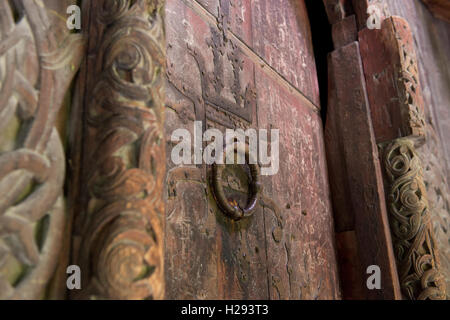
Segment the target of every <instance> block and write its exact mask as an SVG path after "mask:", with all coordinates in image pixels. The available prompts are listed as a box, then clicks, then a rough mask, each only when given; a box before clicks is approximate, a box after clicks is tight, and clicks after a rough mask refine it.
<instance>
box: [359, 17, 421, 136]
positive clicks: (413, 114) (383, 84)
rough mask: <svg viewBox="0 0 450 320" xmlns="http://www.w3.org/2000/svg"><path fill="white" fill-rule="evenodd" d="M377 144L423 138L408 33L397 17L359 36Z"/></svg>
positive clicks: (416, 79)
mask: <svg viewBox="0 0 450 320" xmlns="http://www.w3.org/2000/svg"><path fill="white" fill-rule="evenodd" d="M359 41H360V48H361V56H362V60H363V63H364V74H365V77H366V82H367V94H368V97H369V101H370V109H371V115H372V123H373V127H374V131H375V137H376V140H377V143H380V142H386V141H390V140H393V139H396V138H399V137H404V136H411V137H416V138H422V139H423V137H424V135H425V130H424V126H425V119H424V115H423V114H424V104H423V97H422V90H421V86H420V83H419V79H418V77H419V75H418V69H417V60H416V54H415V50H414V44H413V38H412V33H411V31H410V29H409V26H408V23H407V22H406V21H405V20H404V19H402V18H400V17H391V18H388V19H386V20H384V22H383V24H382V28H381V30H369V29H365V30H362V31H361V32H360V33H359Z"/></svg>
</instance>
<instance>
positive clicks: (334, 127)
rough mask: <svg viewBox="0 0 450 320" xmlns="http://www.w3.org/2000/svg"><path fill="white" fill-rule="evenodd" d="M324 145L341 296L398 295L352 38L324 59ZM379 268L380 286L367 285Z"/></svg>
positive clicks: (361, 76) (363, 88) (372, 138)
mask: <svg viewBox="0 0 450 320" xmlns="http://www.w3.org/2000/svg"><path fill="white" fill-rule="evenodd" d="M329 81H330V91H329V94H330V96H329V105H328V115H327V124H326V146H327V158H328V166H329V174H330V184H331V191H332V198H333V207H334V213H335V220H336V233H337V239H338V248H339V249H340V252H339V256H340V262H341V263H342V262H343V259H345V257H347V256H349V255H350V256H351V259H352V261H349V259H347V260H345V261H344V262H346V263H345V264H344V265H345V266H346V267H347V269H346V270H341V278H342V280H343V281H347V280H348V281H352V280H355V279H356V280H357V281H358V282H357V283H352V284H351V285H349V284H348V281H347V284H346V285H343V288H344V290H346V291H344V298H354V299H399V298H400V296H401V295H400V287H399V281H398V278H397V273H396V267H395V258H394V253H393V249H392V244H391V237H390V232H389V224H388V218H387V212H386V203H385V197H384V189H383V177H382V172H381V167H380V163H379V159H378V150H377V145H376V141H375V136H374V132H373V128H372V124H371V119H370V109H369V103H368V100H367V92H366V84H365V80H364V73H363V67H362V62H361V57H360V53H359V45H358V43H357V42H353V43H350V44H348V45H346V46H344V47H342V48H339V49H337V50H335V51H333V52H332V53H331V54H330V57H329ZM371 265H377V266H379V267H380V270H381V285H382V288H381V290H370V289H369V288H368V287H367V285H366V270H367V268H368V267H369V266H371ZM341 266H342V264H341Z"/></svg>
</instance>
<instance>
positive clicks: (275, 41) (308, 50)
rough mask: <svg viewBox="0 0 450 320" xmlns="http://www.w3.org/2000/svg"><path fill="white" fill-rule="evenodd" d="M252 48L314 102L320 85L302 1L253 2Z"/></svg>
mask: <svg viewBox="0 0 450 320" xmlns="http://www.w3.org/2000/svg"><path fill="white" fill-rule="evenodd" d="M251 10H252V17H253V19H252V31H253V46H252V47H253V48H254V50H255V52H256V53H257V54H258V55H259V56H261V57H262V58H263V59H264V60H265V61H266V62H267V63H268V64H269V65H270V66H271V67H272V68H274V69H275V70H276V71H277V72H278V73H279V74H280V75H281V76H282V77H283V78H285V79H286V80H287V81H288V82H289V83H291V84H292V85H293V86H294V87H296V88H297V89H299V90H300V91H301V92H303V94H304V95H305V96H306V97H308V99H310V100H311V101H312V102H313V103H314V104H315V105H317V106H318V105H319V104H320V102H319V86H318V82H317V75H316V64H315V60H314V52H313V47H312V42H311V32H310V26H309V19H308V15H307V11H306V7H305V2H304V1H303V0H300V1H298V0H277V1H267V0H254V1H252V8H251Z"/></svg>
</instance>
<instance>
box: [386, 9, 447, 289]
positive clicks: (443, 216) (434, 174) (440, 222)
mask: <svg viewBox="0 0 450 320" xmlns="http://www.w3.org/2000/svg"><path fill="white" fill-rule="evenodd" d="M389 8H390V11H391V12H392V14H396V15H399V16H402V17H403V18H404V19H405V20H407V21H408V23H409V25H410V28H411V31H412V33H413V39H414V41H413V42H414V47H415V50H416V52H417V58H418V59H417V63H418V68H419V75H420V79H419V80H420V84H421V87H422V92H423V99H424V102H425V119H426V124H427V125H426V127H425V130H426V135H427V142H426V144H424V145H423V146H422V147H421V148H418V149H417V150H416V152H417V153H418V154H419V156H420V158H421V159H422V162H423V169H424V172H423V175H424V181H425V186H426V189H427V194H428V201H429V203H430V208H431V209H432V211H431V218H432V224H433V229H434V232H435V237H436V243H437V246H438V248H439V251H440V261H441V271H442V272H443V273H444V275H445V279H446V282H447V294H448V293H449V292H450V245H449V243H450V242H449V240H450V216H449V213H450V192H449V181H450V180H449V178H450V170H449V169H450V168H449V164H450V90H449V88H450V78H449V77H448V74H449V73H450V60H449V59H448V52H450V41H444V39H450V24H448V23H447V22H445V21H441V20H439V19H435V17H434V16H433V15H432V14H431V12H430V11H429V10H428V9H427V8H426V7H425V6H424V5H423V4H422V3H421V2H420V1H414V0H398V1H390V2H389ZM424 26H426V27H424Z"/></svg>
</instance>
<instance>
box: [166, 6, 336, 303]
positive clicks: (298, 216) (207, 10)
mask: <svg viewBox="0 0 450 320" xmlns="http://www.w3.org/2000/svg"><path fill="white" fill-rule="evenodd" d="M263 2H265V3H263ZM269 3H270V1H228V0H227V1H206V0H205V1H200V0H199V1H193V0H192V1H191V0H189V1H188V0H168V1H167V3H166V37H167V60H168V62H167V79H168V83H167V103H166V106H167V108H166V123H165V135H166V137H167V168H168V171H167V179H166V188H167V192H166V201H167V207H166V236H165V239H166V241H165V243H166V248H165V266H166V286H167V288H166V297H167V298H169V299H170V298H173V299H205V298H208V299H224V298H225V299H269V298H272V299H320V298H336V297H338V296H339V287H338V280H337V278H336V262H335V256H334V244H333V240H332V239H333V237H334V236H333V229H332V218H331V205H330V201H329V198H330V197H329V191H328V181H327V180H326V176H327V172H326V166H325V154H324V148H323V135H322V125H321V119H320V115H319V110H318V108H317V106H316V105H314V104H316V103H315V102H314V104H313V103H312V102H311V101H310V100H314V101H318V92H317V91H318V90H317V79H316V75H315V72H316V71H315V65H314V57H313V54H312V47H311V43H310V35H309V23H308V20H307V18H306V9H305V8H304V4H303V2H302V1H301V4H300V5H298V6H294V5H293V2H292V3H291V2H289V1H284V0H283V1H282V4H281V5H280V7H283V10H275V11H273V10H272V9H274V8H272V6H273V4H269ZM255 8H256V9H255ZM290 9H292V10H294V11H293V12H289V10H290ZM255 10H256V11H255ZM255 12H256V13H257V14H258V15H259V16H255V15H254V13H255ZM282 14H285V15H286V16H285V17H284V18H283V19H284V20H283V19H281V17H280V15H282ZM296 14H297V15H299V16H300V17H305V19H300V20H297V18H296ZM261 15H264V19H263V18H262V16H261ZM279 19H281V20H283V21H289V22H287V23H286V24H285V25H283V24H280V23H281V20H279ZM292 19H294V20H292ZM255 21H256V26H255ZM264 24H274V25H275V24H280V25H281V26H282V28H285V29H284V30H282V31H280V32H281V33H283V34H285V35H286V36H287V38H286V39H285V42H283V43H281V42H279V39H277V37H276V36H275V34H274V32H275V31H276V30H275V31H274V30H272V29H270V27H268V26H265V25H264ZM256 28H260V29H261V30H256ZM292 30H298V32H293V31H292ZM288 31H289V32H291V34H288V33H289V32H288ZM255 35H256V36H257V37H258V39H259V40H258V41H259V43H260V44H259V49H258V48H257V47H256V46H254V45H253V44H254V43H253V41H254V37H255ZM277 46H278V47H279V49H277V50H278V51H279V52H281V54H275V52H276V51H272V48H275V47H277ZM268 48H269V49H268ZM258 50H261V51H260V52H258ZM294 52H297V53H298V52H302V55H303V56H302V57H304V59H303V60H302V59H300V60H298V59H297V58H294ZM266 58H267V60H265V59H266ZM299 61H303V62H299ZM268 62H270V63H268ZM281 66H282V67H281ZM287 71H289V73H287ZM278 72H279V73H278ZM294 74H295V77H294ZM194 121H201V122H202V124H203V131H205V130H206V129H208V128H216V129H219V130H221V131H222V132H224V131H225V129H227V128H232V129H236V128H242V129H244V130H245V129H248V128H255V129H258V128H263V129H271V128H273V129H280V137H281V139H280V171H279V173H278V174H276V175H274V176H265V177H263V179H262V180H263V190H264V191H263V197H262V199H261V201H260V203H259V204H258V206H257V209H256V212H255V213H254V215H253V216H252V217H251V218H249V219H245V220H242V221H239V222H235V221H231V220H230V219H229V218H227V217H225V215H224V214H223V212H222V211H221V210H220V209H219V207H218V205H217V203H216V201H215V198H214V196H213V190H212V189H211V183H210V180H211V168H210V167H209V166H206V165H190V166H186V165H184V166H175V165H174V164H173V162H172V160H171V158H170V155H171V152H172V148H173V147H174V144H173V143H172V142H171V141H170V138H171V135H172V132H173V131H174V130H175V129H178V128H186V129H188V130H189V131H190V132H191V137H192V139H193V138H194V130H193V128H194ZM204 145H205V144H204ZM227 170H228V171H227V173H226V175H225V176H224V177H223V179H222V181H223V185H224V188H226V190H227V192H229V193H230V194H232V195H233V199H234V198H239V197H240V196H242V197H244V195H245V194H246V192H247V190H246V189H248V188H247V183H246V179H247V178H248V177H246V174H245V172H244V171H242V170H239V168H238V167H232V168H229V169H228V168H227ZM242 199H244V198H242Z"/></svg>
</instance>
